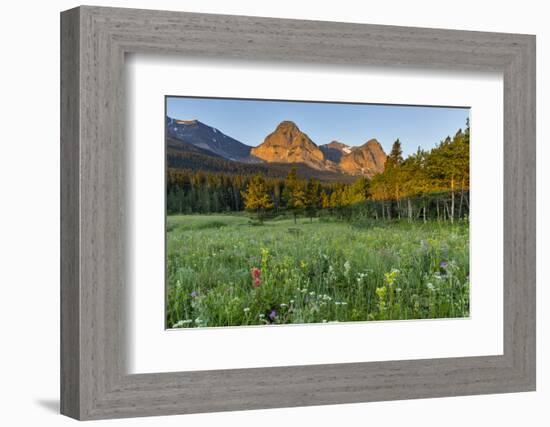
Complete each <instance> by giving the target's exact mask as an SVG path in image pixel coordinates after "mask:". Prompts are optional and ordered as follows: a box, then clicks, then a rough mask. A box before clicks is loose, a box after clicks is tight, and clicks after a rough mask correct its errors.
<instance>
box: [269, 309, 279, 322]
mask: <svg viewBox="0 0 550 427" xmlns="http://www.w3.org/2000/svg"><path fill="white" fill-rule="evenodd" d="M276 317H277V311H276V310H271V313H269V318H270V319H271V320H272V321H273V320H275V318H276Z"/></svg>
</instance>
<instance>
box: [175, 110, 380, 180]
mask: <svg viewBox="0 0 550 427" xmlns="http://www.w3.org/2000/svg"><path fill="white" fill-rule="evenodd" d="M166 139H167V141H166V144H167V148H168V150H169V151H170V152H171V153H172V154H174V153H176V152H178V151H182V152H186V153H189V152H194V153H195V155H199V154H200V155H201V156H202V157H203V158H204V156H208V155H209V154H210V155H212V156H214V157H217V158H219V159H225V160H228V161H233V162H239V163H252V164H254V163H259V164H261V163H264V164H296V165H303V167H306V168H309V169H314V170H318V171H319V172H330V173H334V174H344V175H351V176H358V175H363V176H367V177H372V176H373V175H375V174H376V173H380V172H383V170H384V163H385V161H386V157H387V156H386V153H385V152H384V150H383V148H382V146H381V144H380V143H379V142H378V140H376V139H375V138H373V139H370V140H368V141H367V142H365V143H364V144H363V145H361V146H359V147H352V146H349V145H346V144H344V143H342V142H340V141H336V140H333V141H331V142H330V143H328V144H323V145H317V144H316V143H315V142H314V141H313V140H312V139H311V138H310V137H309V136H308V135H307V134H306V133H305V132H303V131H302V130H300V128H299V127H298V126H297V124H296V123H295V122H293V121H291V120H283V121H282V122H280V123H279V124H278V125H277V126H276V128H275V130H273V131H272V132H271V133H269V134H268V135H267V136H266V137H265V139H264V141H263V142H262V143H261V144H259V145H258V146H256V147H251V146H249V145H246V144H244V143H242V142H240V141H238V140H236V139H234V138H232V137H230V136H228V135H226V134H224V133H223V132H221V131H220V130H218V129H217V128H215V127H212V126H209V125H207V124H205V123H202V122H201V121H199V120H196V119H192V120H182V119H174V118H170V117H167V118H166ZM180 157H181V156H180ZM178 163H181V162H178Z"/></svg>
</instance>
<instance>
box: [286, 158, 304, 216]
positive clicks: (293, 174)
mask: <svg viewBox="0 0 550 427" xmlns="http://www.w3.org/2000/svg"><path fill="white" fill-rule="evenodd" d="M283 196H284V198H285V200H286V207H287V209H288V210H290V211H291V212H292V215H293V216H294V224H296V217H297V216H298V214H299V213H300V212H302V211H303V210H304V208H305V206H306V193H305V190H304V186H303V183H302V182H301V181H300V180H299V179H298V174H297V171H296V168H292V169H291V170H290V172H289V173H288V175H287V177H286V179H285V190H284V192H283Z"/></svg>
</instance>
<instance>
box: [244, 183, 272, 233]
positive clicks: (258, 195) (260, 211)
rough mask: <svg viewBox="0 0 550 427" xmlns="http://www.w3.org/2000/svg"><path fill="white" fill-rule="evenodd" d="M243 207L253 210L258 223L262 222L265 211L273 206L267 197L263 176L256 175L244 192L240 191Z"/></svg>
mask: <svg viewBox="0 0 550 427" xmlns="http://www.w3.org/2000/svg"><path fill="white" fill-rule="evenodd" d="M242 197H243V199H244V206H245V209H246V210H247V211H249V212H255V213H256V215H257V218H258V221H259V222H260V223H262V222H263V220H264V216H265V213H266V211H268V210H270V209H272V208H273V202H272V201H271V199H270V198H269V194H268V192H267V186H266V183H265V180H264V178H262V177H261V176H260V175H256V176H255V177H254V178H252V180H251V181H250V183H249V184H248V187H247V189H246V191H245V192H242Z"/></svg>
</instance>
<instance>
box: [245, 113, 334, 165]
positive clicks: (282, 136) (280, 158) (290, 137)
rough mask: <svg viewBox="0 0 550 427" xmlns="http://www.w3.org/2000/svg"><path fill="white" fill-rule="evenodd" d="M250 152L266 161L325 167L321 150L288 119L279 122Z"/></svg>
mask: <svg viewBox="0 0 550 427" xmlns="http://www.w3.org/2000/svg"><path fill="white" fill-rule="evenodd" d="M251 154H252V155H253V156H256V157H257V158H259V159H262V160H265V161H267V162H277V163H304V164H306V165H308V166H310V167H313V168H315V169H324V168H326V166H325V164H324V161H325V156H324V155H323V152H322V151H321V150H320V149H319V147H317V145H316V144H315V143H314V142H313V141H312V140H311V139H310V138H309V136H307V135H306V134H305V133H304V132H302V131H301V130H300V129H299V128H298V126H297V125H296V123H294V122H292V121H290V120H285V121H282V122H281V123H279V125H277V127H276V129H275V130H274V131H273V132H271V133H270V134H269V135H268V136H267V137H266V138H265V140H264V142H263V143H261V144H260V145H258V146H257V147H255V148H253V149H252V151H251Z"/></svg>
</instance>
